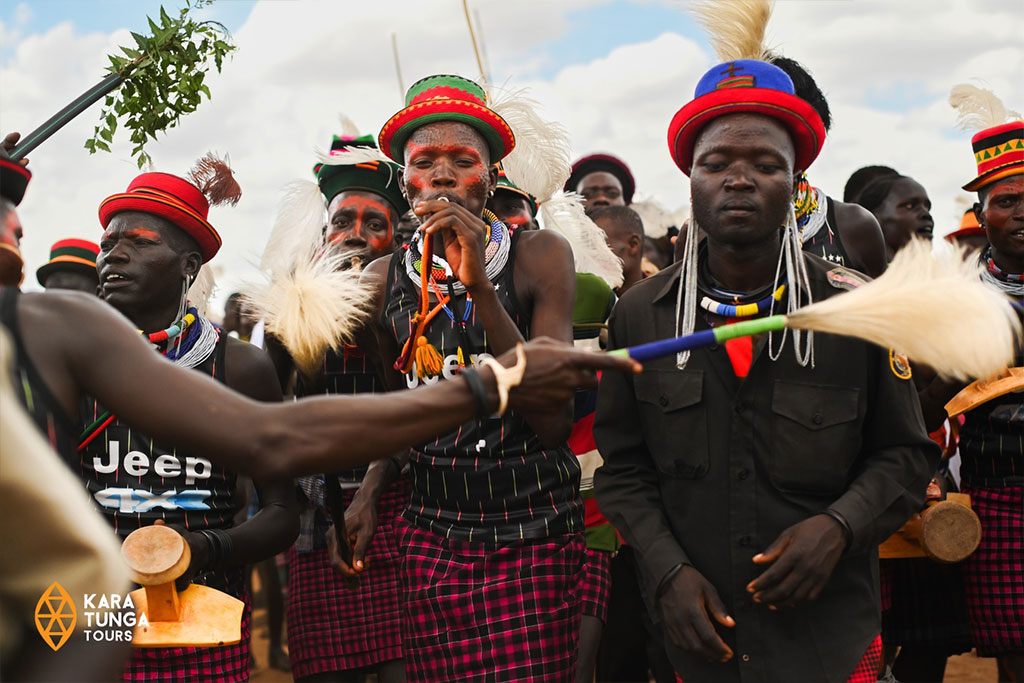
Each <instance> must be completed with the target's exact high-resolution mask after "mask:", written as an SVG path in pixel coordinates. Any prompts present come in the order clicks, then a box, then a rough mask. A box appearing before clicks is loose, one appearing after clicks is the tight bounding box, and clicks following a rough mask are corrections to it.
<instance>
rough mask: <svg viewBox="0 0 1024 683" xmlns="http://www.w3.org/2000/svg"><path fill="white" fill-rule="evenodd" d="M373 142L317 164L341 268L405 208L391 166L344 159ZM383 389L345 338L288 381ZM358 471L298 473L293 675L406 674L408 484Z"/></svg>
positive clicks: (382, 246) (291, 570) (371, 248)
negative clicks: (310, 371) (337, 514)
mask: <svg viewBox="0 0 1024 683" xmlns="http://www.w3.org/2000/svg"><path fill="white" fill-rule="evenodd" d="M376 147H377V145H376V142H375V140H374V139H373V137H372V136H369V135H367V136H362V137H343V138H342V137H337V136H335V138H334V141H333V142H332V144H331V154H330V156H329V158H328V160H326V161H325V163H323V164H320V165H318V167H317V169H316V174H317V183H318V185H319V187H320V191H321V194H322V196H323V199H324V201H325V202H326V206H327V213H328V222H327V233H326V239H327V241H328V242H329V243H331V244H333V245H335V247H336V248H337V249H339V250H340V251H341V252H342V254H343V257H344V264H345V265H346V266H348V267H351V268H355V269H358V270H361V269H362V268H364V267H366V266H367V265H369V264H370V263H372V262H373V261H375V260H376V259H378V258H382V257H385V256H388V255H390V254H391V252H392V251H393V249H394V242H393V233H394V229H395V227H396V226H397V225H398V220H399V216H401V215H402V214H403V213H405V212H406V211H408V210H409V204H408V203H407V202H406V201H405V197H404V196H402V192H401V189H400V187H399V171H400V167H399V165H398V164H395V163H393V162H391V161H387V160H384V159H383V157H381V159H369V158H363V157H362V156H360V159H362V161H360V162H359V163H342V162H345V161H346V156H351V155H352V154H351V153H353V152H366V151H368V150H376ZM332 162H337V163H332ZM382 391H384V385H383V382H382V381H381V380H380V377H379V372H378V369H377V367H376V365H375V364H374V363H373V362H372V360H371V359H370V358H369V357H368V356H367V354H365V353H364V352H363V351H362V350H361V349H359V348H358V347H357V346H353V345H348V344H346V345H345V346H344V347H343V348H342V349H341V350H340V351H338V352H335V351H333V350H328V351H327V355H326V357H325V358H324V361H323V364H322V371H321V372H320V373H319V374H318V375H316V376H314V377H307V376H305V375H304V374H302V373H299V374H298V377H297V379H296V383H295V395H296V396H297V397H303V396H316V395H320V394H341V395H354V394H373V393H380V392H382ZM366 472H367V468H366V467H359V468H356V469H352V470H346V471H343V472H338V473H328V474H324V475H317V476H315V477H303V478H302V479H300V480H299V485H300V487H301V489H302V491H303V493H304V495H305V498H306V500H307V501H308V503H309V505H308V506H307V507H306V508H305V509H304V510H303V512H302V515H301V518H300V532H299V538H298V540H297V541H296V543H295V546H294V547H293V548H292V550H291V551H290V552H289V555H288V654H289V656H290V658H291V662H292V675H293V676H295V679H296V680H299V681H317V680H338V679H339V678H343V677H345V676H346V675H347V676H353V675H356V674H357V673H358V672H360V671H362V672H371V671H372V672H373V673H375V674H376V675H377V677H378V679H379V680H381V681H385V682H388V681H398V680H404V677H405V666H404V663H403V662H402V637H401V610H400V608H399V594H400V592H401V585H400V583H399V566H398V565H399V556H400V553H399V549H398V547H397V545H396V541H395V534H394V529H393V522H394V520H395V518H397V516H398V515H399V513H400V512H401V511H402V510H403V509H404V508H405V506H406V505H407V504H408V502H409V485H408V480H407V479H406V478H404V477H400V478H397V479H396V480H395V481H394V483H392V484H391V485H390V486H389V487H387V488H386V489H378V488H376V487H374V486H373V485H372V484H371V485H370V486H367V487H365V488H363V487H362V486H361V485H362V483H363V478H364V476H366ZM377 472H378V473H379V471H377ZM335 507H337V508H342V509H344V510H345V517H346V524H345V530H346V532H347V534H348V537H349V539H350V542H351V544H352V556H351V558H348V561H346V559H345V558H343V557H342V554H341V553H340V552H339V551H338V549H337V548H336V547H334V546H335V545H336V544H335V538H336V537H335V529H334V527H333V526H332V524H331V516H330V513H329V508H335ZM377 520H380V526H379V528H378V527H377ZM329 549H330V550H329ZM332 551H333V552H332ZM332 554H333V556H334V557H333V561H334V563H335V566H336V567H337V569H335V567H332V557H331V555H332Z"/></svg>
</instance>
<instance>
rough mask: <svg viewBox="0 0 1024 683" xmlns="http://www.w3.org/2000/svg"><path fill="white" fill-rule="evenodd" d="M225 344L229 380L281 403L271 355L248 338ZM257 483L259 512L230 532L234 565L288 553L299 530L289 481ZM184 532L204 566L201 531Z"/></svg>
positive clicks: (244, 392) (206, 549)
mask: <svg viewBox="0 0 1024 683" xmlns="http://www.w3.org/2000/svg"><path fill="white" fill-rule="evenodd" d="M227 343H228V346H227V349H226V351H225V359H224V362H225V366H226V376H225V383H226V384H227V385H228V386H229V387H230V388H232V389H234V390H235V391H237V392H238V393H240V394H242V395H243V396H248V397H249V398H251V399H254V400H256V401H265V402H268V403H274V402H278V403H279V402H280V401H281V390H280V388H279V387H278V384H277V377H276V376H275V373H274V367H273V365H272V364H271V362H270V359H269V358H268V357H267V355H266V354H265V353H263V351H262V350H260V349H258V348H257V347H255V346H253V345H252V344H249V343H247V342H243V341H239V340H237V339H231V338H228V342H227ZM253 485H254V486H255V487H256V493H257V495H258V496H259V501H260V509H259V512H257V513H256V514H255V515H254V516H253V517H252V519H249V520H247V521H245V522H243V523H241V524H239V525H237V526H235V527H232V528H231V529H229V530H228V531H227V534H228V536H230V537H231V540H232V546H233V550H234V555H233V557H232V560H231V561H232V562H233V563H235V564H253V563H255V562H259V561H260V560H263V559H266V558H268V557H273V556H274V555H276V554H277V553H280V552H284V551H285V550H287V549H288V546H290V545H291V543H292V541H294V540H295V537H296V536H297V535H298V533H299V517H298V514H297V513H296V510H295V507H296V506H295V502H294V501H295V495H294V494H293V493H292V481H291V479H290V478H288V477H280V478H276V479H255V480H253ZM186 533H187V535H186V538H187V539H188V541H189V545H190V546H191V548H192V550H193V552H194V553H195V551H196V549H197V548H199V549H200V551H199V553H198V554H199V557H198V558H196V555H195V554H193V564H194V565H195V566H197V567H201V566H204V564H203V563H204V561H207V560H208V559H209V558H208V553H209V550H210V548H209V545H208V542H207V541H206V539H205V538H204V537H202V536H200V535H199V534H195V533H189V532H186ZM204 555H206V556H205V557H204Z"/></svg>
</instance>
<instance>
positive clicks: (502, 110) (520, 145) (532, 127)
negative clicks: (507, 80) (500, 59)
mask: <svg viewBox="0 0 1024 683" xmlns="http://www.w3.org/2000/svg"><path fill="white" fill-rule="evenodd" d="M527 92H528V91H527V90H525V89H519V90H501V91H499V90H498V89H496V88H491V90H490V92H489V95H488V98H489V101H490V102H489V105H488V106H489V107H490V108H491V110H492V111H494V112H495V113H497V114H498V115H499V116H501V117H502V118H503V119H505V122H506V123H508V125H509V127H510V128H511V129H512V133H513V135H515V138H516V146H515V149H513V150H512V151H511V152H510V153H509V155H508V156H506V157H505V158H504V159H503V160H502V167H503V168H504V169H505V175H507V176H508V179H509V180H511V181H512V182H513V183H515V184H516V186H517V187H519V189H521V190H524V191H526V192H529V193H530V194H532V195H533V196H534V197H536V198H537V201H538V202H541V203H543V202H546V201H547V200H548V199H550V198H551V197H553V196H554V194H555V193H556V192H558V191H559V190H561V189H562V187H563V186H564V185H565V181H566V180H568V179H569V174H570V173H571V172H572V160H571V159H570V157H569V148H570V144H569V133H568V131H567V130H566V129H565V126H563V125H561V124H560V123H556V122H554V121H548V120H546V119H544V118H542V117H541V116H540V115H538V114H537V110H538V108H539V107H540V105H539V104H538V103H537V101H536V100H534V99H532V98H530V97H529V96H528V95H527Z"/></svg>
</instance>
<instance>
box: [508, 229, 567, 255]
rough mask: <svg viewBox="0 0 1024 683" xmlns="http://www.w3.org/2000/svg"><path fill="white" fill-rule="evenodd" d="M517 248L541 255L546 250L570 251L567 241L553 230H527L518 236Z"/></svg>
mask: <svg viewBox="0 0 1024 683" xmlns="http://www.w3.org/2000/svg"><path fill="white" fill-rule="evenodd" d="M519 248H520V249H528V250H529V251H530V252H531V253H533V254H541V253H542V252H544V251H547V250H552V249H553V250H556V251H561V252H565V251H572V248H571V247H570V246H569V240H567V239H565V238H564V237H562V236H561V235H560V234H558V233H557V232H555V231H554V230H527V231H525V232H523V233H522V234H521V235H519Z"/></svg>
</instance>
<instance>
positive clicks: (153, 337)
mask: <svg viewBox="0 0 1024 683" xmlns="http://www.w3.org/2000/svg"><path fill="white" fill-rule="evenodd" d="M197 317H198V311H197V310H196V309H195V308H190V309H188V313H186V314H185V315H184V316H183V317H182V318H181V320H179V321H178V322H176V323H173V324H172V325H171V326H170V327H168V328H167V329H166V330H160V331H159V332H151V333H150V334H148V335H147V338H148V339H149V343H150V344H153V345H158V344H163V343H164V342H166V341H172V340H174V339H177V338H178V336H180V335H181V333H182V332H184V331H185V330H187V329H188V328H189V327H190V326H191V325H192V323H194V322H195V321H196V318H197ZM139 334H143V332H142V330H139Z"/></svg>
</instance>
